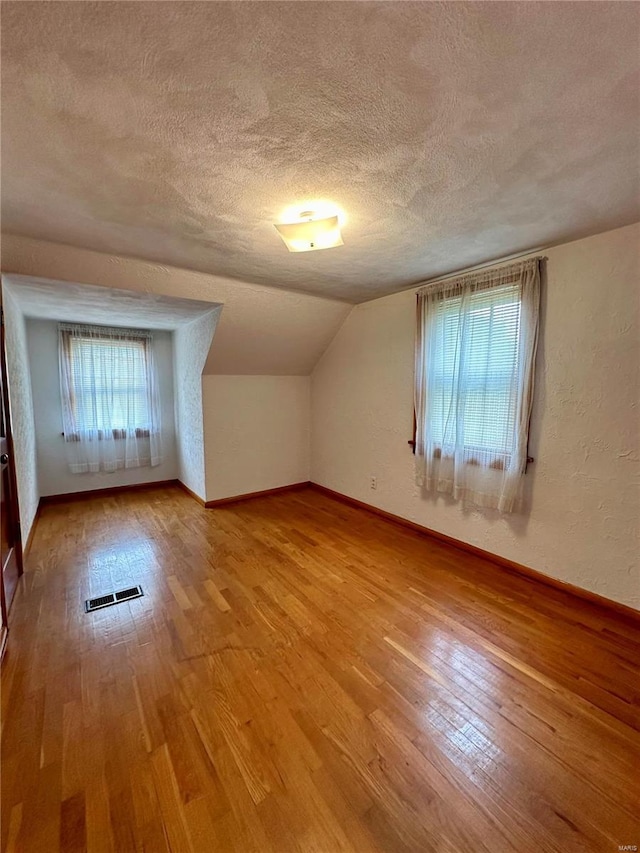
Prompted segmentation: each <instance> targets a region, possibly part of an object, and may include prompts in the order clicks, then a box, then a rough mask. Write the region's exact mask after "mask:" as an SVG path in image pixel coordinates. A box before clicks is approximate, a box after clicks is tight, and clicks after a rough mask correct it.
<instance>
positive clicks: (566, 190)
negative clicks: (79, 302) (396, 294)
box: [2, 0, 640, 301]
mask: <svg viewBox="0 0 640 853" xmlns="http://www.w3.org/2000/svg"><path fill="white" fill-rule="evenodd" d="M2 12H3V21H2V77H3V86H2V111H3V122H2V154H3V205H2V215H3V226H4V228H5V229H6V230H8V231H10V232H13V233H18V234H25V235H31V236H33V237H37V238H41V239H46V240H51V241H56V242H61V243H67V244H70V245H74V246H83V247H87V248H92V249H95V250H99V251H103V252H108V253H116V254H120V255H130V256H135V257H142V258H146V259H149V260H152V261H156V262H160V263H163V264H172V265H174V266H178V267H185V268H190V269H195V270H200V271H203V272H208V273H212V274H215V275H217V276H223V277H225V278H227V279H242V280H245V281H250V282H255V283H258V284H266V285H270V286H273V287H283V288H290V289H296V290H301V291H308V292H310V293H316V294H323V295H326V296H331V297H335V298H339V299H345V300H351V301H362V300H366V299H370V298H373V297H375V296H378V295H381V294H385V293H389V292H392V291H394V290H398V289H402V288H403V287H407V286H408V285H410V284H412V283H413V282H415V281H417V280H420V279H424V278H426V277H429V276H433V275H436V274H439V273H443V272H447V271H450V270H453V269H460V268H462V267H465V266H468V265H470V264H473V263H478V262H481V261H484V260H487V259H492V258H495V257H499V256H501V255H505V254H509V253H513V252H516V251H519V250H524V249H528V248H532V247H535V246H540V245H546V244H550V243H553V242H560V241H564V240H568V239H571V238H574V237H578V236H584V235H587V234H590V233H595V232H597V231H604V230H607V229H609V228H614V227H617V226H620V225H624V224H627V223H629V222H631V221H634V220H637V219H638V218H640V202H639V198H640V178H639V172H638V162H639V160H638V157H639V135H638V121H639V116H640V112H639V97H640V95H639V93H640V81H639V78H638V65H639V61H640V50H639V33H640V5H639V4H637V3H617V2H602V3H573V2H556V3H546V2H545V3H536V2H502V3H465V2H459V3H457V2H452V3H436V2H419V3H413V2H396V0H393V2H382V3H377V2H327V0H322V2H299V3H289V2H286V3H280V2H275V0H271V2H253V1H252V0H246V2H236V3H234V2H220V3H218V2H206V3H201V2H194V3H192V2H180V3H173V2H144V3H142V2H134V3H129V2H118V3H92V2H82V3H76V2H55V3H52V2H49V3H46V2H36V3H31V2H4V3H2ZM314 198H315V199H317V198H320V199H327V200H330V201H333V202H335V203H336V204H338V205H340V207H341V208H343V209H344V211H345V212H346V215H347V223H346V225H345V227H344V239H345V245H344V246H343V247H340V248H337V249H331V250H328V251H324V252H312V253H307V254H298V255H291V254H289V253H287V251H286V249H285V247H284V245H283V244H282V243H281V241H280V239H279V237H278V236H277V234H276V232H275V230H274V228H273V225H272V223H273V222H275V221H279V220H280V218H281V214H282V211H283V209H284V208H286V207H288V206H289V205H292V204H296V203H298V202H299V203H300V207H304V206H306V202H308V201H309V200H311V199H314Z"/></svg>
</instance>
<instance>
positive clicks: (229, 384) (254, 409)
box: [203, 376, 310, 500]
mask: <svg viewBox="0 0 640 853" xmlns="http://www.w3.org/2000/svg"><path fill="white" fill-rule="evenodd" d="M203 384H204V422H205V447H206V463H207V500H216V499H218V498H227V497H231V496H232V495H242V494H246V493H248V492H257V491H261V490H262V489H273V488H277V487H278V486H288V485H290V484H291V483H301V482H304V481H306V480H308V479H309V440H310V398H309V394H310V378H309V377H308V376H205V377H204V380H203Z"/></svg>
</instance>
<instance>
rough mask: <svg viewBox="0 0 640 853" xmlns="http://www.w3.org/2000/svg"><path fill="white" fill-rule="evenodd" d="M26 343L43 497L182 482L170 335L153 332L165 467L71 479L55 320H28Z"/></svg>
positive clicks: (83, 475) (40, 484) (73, 476)
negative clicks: (179, 468)
mask: <svg viewBox="0 0 640 853" xmlns="http://www.w3.org/2000/svg"><path fill="white" fill-rule="evenodd" d="M27 341H28V347H29V365H30V368H31V386H32V389H33V412H34V417H35V428H36V448H37V459H38V485H39V489H40V495H41V496H42V495H61V494H65V493H67V492H81V491H85V490H86V491H91V490H92V489H106V488H111V487H113V486H128V485H131V484H134V483H151V482H153V481H157V480H173V479H175V478H176V477H177V476H178V461H177V455H176V439H175V417H174V400H173V340H172V334H171V332H167V331H155V332H154V334H153V346H154V354H155V361H156V369H157V371H158V391H159V395H160V416H161V423H162V449H163V462H162V464H160V465H156V466H155V467H153V468H151V467H144V468H131V469H123V470H120V471H114V472H113V473H110V472H106V471H100V472H99V473H95V474H94V473H86V474H72V473H71V471H69V466H68V464H67V455H66V453H65V447H64V440H63V438H62V435H61V432H62V402H61V399H60V373H59V369H58V325H57V323H56V322H55V321H52V320H33V319H27Z"/></svg>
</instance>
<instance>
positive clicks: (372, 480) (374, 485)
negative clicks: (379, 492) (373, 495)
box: [369, 477, 378, 489]
mask: <svg viewBox="0 0 640 853" xmlns="http://www.w3.org/2000/svg"><path fill="white" fill-rule="evenodd" d="M369 485H370V487H371V488H372V489H377V488H378V478H377V477H371V478H370V480H369Z"/></svg>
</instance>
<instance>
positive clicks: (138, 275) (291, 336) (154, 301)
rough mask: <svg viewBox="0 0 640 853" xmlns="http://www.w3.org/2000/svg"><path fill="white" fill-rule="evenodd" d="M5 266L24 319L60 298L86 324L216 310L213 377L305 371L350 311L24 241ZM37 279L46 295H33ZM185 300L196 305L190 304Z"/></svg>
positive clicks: (332, 303)
mask: <svg viewBox="0 0 640 853" xmlns="http://www.w3.org/2000/svg"><path fill="white" fill-rule="evenodd" d="M2 272H3V276H2V278H3V281H5V280H8V282H9V283H10V284H12V285H13V286H14V287H15V288H16V289H18V287H21V288H23V289H24V290H25V293H24V302H23V301H22V300H21V305H22V307H23V310H24V311H25V313H27V314H30V315H31V316H43V314H42V312H47V314H46V316H53V315H54V314H53V313H52V312H54V313H55V311H56V309H55V308H53V307H52V305H54V304H57V305H58V309H59V310H62V308H63V307H64V310H65V311H67V312H68V311H71V310H73V311H74V319H76V320H82V319H84V320H85V321H88V320H89V319H90V317H89V316H85V315H88V314H89V313H90V312H98V314H97V315H94V314H92V316H97V317H99V318H104V319H98V320H97V322H108V320H107V316H108V314H109V312H110V311H111V312H112V313H113V316H115V317H117V318H119V320H121V321H122V322H123V323H132V324H133V322H134V320H133V319H129V320H128V319H127V317H128V316H131V317H136V318H139V319H141V321H142V322H145V317H147V315H149V316H150V315H151V314H153V316H154V317H155V318H157V320H158V322H159V323H160V324H161V325H159V326H158V328H162V327H163V324H164V327H165V328H166V327H172V328H175V327H176V326H177V325H179V324H180V323H181V322H182V320H183V319H184V318H185V316H186V315H189V316H190V315H193V317H196V316H197V315H202V313H203V311H206V310H207V306H208V308H209V310H215V309H217V308H219V307H220V306H222V308H221V309H220V318H219V320H218V323H217V326H216V331H215V335H214V338H213V343H212V345H211V350H210V352H209V356H208V358H207V362H206V364H205V368H204V373H211V374H253V375H275V376H278V375H279V376H296V375H301V376H306V375H308V374H310V373H311V371H312V370H313V368H314V367H315V365H316V362H317V361H318V359H319V358H320V356H321V355H322V353H323V352H324V351H325V349H326V348H327V346H328V345H329V343H330V342H331V340H332V339H333V337H334V335H335V334H336V332H337V331H338V329H339V328H340V326H341V324H342V322H343V321H344V319H345V317H346V316H347V314H348V313H349V311H350V310H351V306H350V305H348V304H346V303H344V302H340V301H336V300H331V299H324V298H322V297H318V296H312V295H309V294H306V293H294V292H291V291H287V290H282V289H278V288H269V287H263V286H261V285H256V284H244V283H242V282H239V281H234V280H231V279H228V278H222V277H221V276H212V275H207V274H206V273H200V272H194V271H193V270H183V269H178V268H176V267H170V266H163V265H160V264H154V263H151V262H148V261H141V260H136V259H135V258H123V257H119V256H116V255H107V254H103V253H99V252H92V251H88V250H86V249H75V248H73V247H71V246H62V245H60V244H57V243H46V242H42V241H39V240H33V239H31V238H28V237H17V236H6V235H5V236H4V237H3V239H2ZM34 279H36V280H39V281H36V282H34V281H33V280H34ZM36 285H37V290H39V291H42V290H43V289H44V291H45V295H42V293H41V295H40V296H39V297H38V295H37V294H36V292H35V288H36ZM87 285H88V286H87ZM47 288H50V291H47ZM121 291H125V293H122V292H121ZM47 292H50V296H46V293H47ZM126 292H129V298H127V293H126ZM74 293H75V294H76V296H77V297H78V298H79V299H80V300H81V301H80V306H81V310H79V311H75V309H72V308H71V307H70V299H71V300H72V299H73V294H74ZM59 294H63V295H64V305H63V304H62V303H61V301H60V300H59V298H58V296H59ZM114 294H115V295H114ZM163 297H170V298H169V299H165V298H163ZM190 300H194V302H193V304H191V305H190V306H189V301H190ZM38 301H39V302H40V307H38V306H37V303H38ZM27 304H28V305H29V306H30V307H29V308H25V306H26V305H27ZM59 318H60V319H62V317H59ZM69 319H71V317H69ZM147 320H148V317H147Z"/></svg>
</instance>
